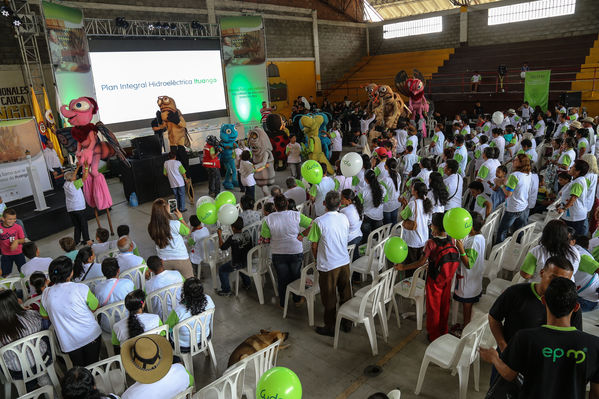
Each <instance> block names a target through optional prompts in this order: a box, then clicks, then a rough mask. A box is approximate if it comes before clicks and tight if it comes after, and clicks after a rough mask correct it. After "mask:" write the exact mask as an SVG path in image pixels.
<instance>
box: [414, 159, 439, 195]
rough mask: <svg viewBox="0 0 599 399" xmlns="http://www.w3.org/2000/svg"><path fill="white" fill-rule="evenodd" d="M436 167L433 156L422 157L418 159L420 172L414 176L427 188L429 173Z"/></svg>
mask: <svg viewBox="0 0 599 399" xmlns="http://www.w3.org/2000/svg"><path fill="white" fill-rule="evenodd" d="M436 169H437V163H436V162H435V160H434V159H433V158H422V160H421V161H420V173H418V174H417V175H416V178H418V179H420V180H421V181H422V182H423V183H424V184H426V187H427V188H428V183H429V178H430V175H431V173H433V171H435V170H436Z"/></svg>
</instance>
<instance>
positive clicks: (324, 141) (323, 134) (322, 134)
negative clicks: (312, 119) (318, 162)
mask: <svg viewBox="0 0 599 399" xmlns="http://www.w3.org/2000/svg"><path fill="white" fill-rule="evenodd" d="M314 115H321V116H322V119H323V121H322V125H320V128H319V129H318V137H319V138H320V143H321V145H322V152H324V156H325V157H327V159H331V151H330V148H331V143H332V142H331V139H330V138H329V136H328V134H327V126H328V124H329V121H330V117H329V114H327V113H325V112H317V113H315V114H314Z"/></svg>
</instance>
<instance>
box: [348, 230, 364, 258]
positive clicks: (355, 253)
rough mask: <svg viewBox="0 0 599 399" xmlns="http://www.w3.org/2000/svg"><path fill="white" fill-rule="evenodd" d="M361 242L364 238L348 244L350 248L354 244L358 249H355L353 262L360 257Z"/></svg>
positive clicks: (358, 238) (357, 238) (355, 239)
mask: <svg viewBox="0 0 599 399" xmlns="http://www.w3.org/2000/svg"><path fill="white" fill-rule="evenodd" d="M360 242H362V236H360V237H356V238H354V239H353V240H351V241H349V242H348V243H347V246H348V247H349V246H350V245H352V244H356V248H355V249H354V256H353V258H352V262H353V261H354V260H356V259H358V258H359V257H360V248H359V246H360Z"/></svg>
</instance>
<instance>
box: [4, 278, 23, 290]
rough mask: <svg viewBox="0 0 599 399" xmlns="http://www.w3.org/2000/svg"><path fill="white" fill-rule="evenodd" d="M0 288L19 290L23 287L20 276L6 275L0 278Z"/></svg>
mask: <svg viewBox="0 0 599 399" xmlns="http://www.w3.org/2000/svg"><path fill="white" fill-rule="evenodd" d="M0 289H5V290H20V289H23V288H22V286H21V277H20V276H19V277H11V276H9V277H6V278H3V279H0Z"/></svg>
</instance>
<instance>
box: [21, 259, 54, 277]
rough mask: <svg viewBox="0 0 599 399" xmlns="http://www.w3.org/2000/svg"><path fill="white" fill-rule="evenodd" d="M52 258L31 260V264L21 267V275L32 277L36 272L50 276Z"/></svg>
mask: <svg viewBox="0 0 599 399" xmlns="http://www.w3.org/2000/svg"><path fill="white" fill-rule="evenodd" d="M50 262H52V258H40V257H39V256H36V257H35V258H32V259H29V262H27V263H25V264H24V265H23V266H21V274H22V275H23V276H25V277H29V276H31V275H32V274H33V273H34V272H42V273H45V274H48V266H50Z"/></svg>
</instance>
